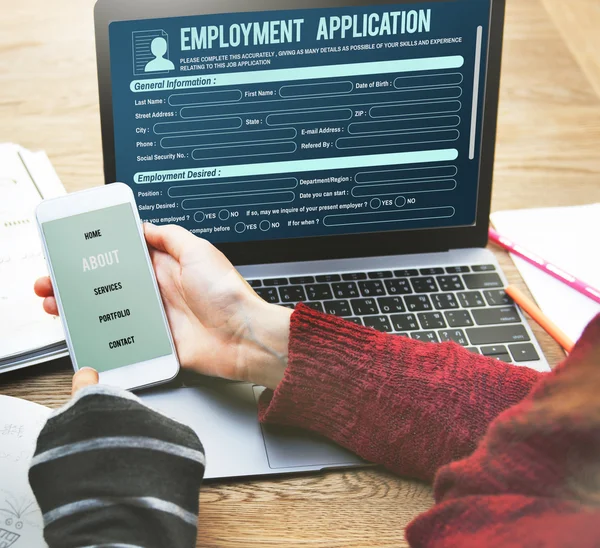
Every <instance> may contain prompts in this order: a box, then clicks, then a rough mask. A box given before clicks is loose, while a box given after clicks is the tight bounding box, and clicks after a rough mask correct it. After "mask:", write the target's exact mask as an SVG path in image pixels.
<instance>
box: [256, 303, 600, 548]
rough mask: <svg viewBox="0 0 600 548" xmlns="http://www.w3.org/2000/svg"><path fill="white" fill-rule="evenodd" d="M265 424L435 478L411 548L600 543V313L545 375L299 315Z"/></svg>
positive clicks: (411, 533) (264, 404)
mask: <svg viewBox="0 0 600 548" xmlns="http://www.w3.org/2000/svg"><path fill="white" fill-rule="evenodd" d="M260 416H261V420H262V421H265V422H271V423H279V424H286V425H292V426H299V427H301V428H306V429H309V430H313V431H315V432H318V433H320V434H322V435H324V436H327V437H328V438H330V439H332V440H335V441H336V442H338V443H339V444H340V445H343V446H344V447H347V448H348V449H351V450H352V451H354V452H355V453H357V454H358V455H360V456H361V457H363V458H365V459H367V460H369V461H372V462H375V463H378V464H383V465H384V466H386V467H387V468H389V469H390V470H392V471H394V472H396V473H398V474H401V475H403V476H407V477H414V478H419V479H424V480H433V479H434V478H435V487H434V488H435V500H436V505H435V506H434V507H433V508H432V509H431V510H430V511H428V512H426V513H425V514H423V515H421V516H419V517H418V518H417V519H416V520H414V521H413V522H412V523H411V524H410V525H409V527H408V529H407V533H406V534H407V538H408V541H409V543H410V545H411V546H449V547H450V546H452V547H456V546H458V547H466V546H485V547H492V546H576V547H578V548H583V547H587V546H590V547H591V546H595V547H599V546H600V316H599V317H597V318H596V320H594V322H592V324H591V325H590V326H589V327H588V329H587V331H586V333H585V334H584V336H583V337H582V339H581V341H580V342H579V343H578V345H577V346H576V348H575V350H574V351H573V353H572V354H571V355H570V356H569V358H568V359H567V360H565V362H563V363H562V364H561V365H560V366H559V367H558V368H557V370H556V371H554V372H553V373H538V372H536V371H533V370H531V369H528V368H525V367H517V366H512V365H508V364H504V363H500V362H498V361H495V360H493V359H491V358H485V357H482V356H478V355H475V354H472V353H470V352H468V351H466V350H464V349H463V348H461V347H459V346H458V345H456V344H454V343H446V344H443V345H434V344H430V343H429V344H427V343H421V342H418V341H414V340H411V339H408V338H405V337H398V336H393V335H386V334H382V333H379V332H377V331H374V330H372V329H368V328H364V327H359V326H357V325H355V324H353V323H350V322H346V321H344V320H341V319H339V318H336V317H333V316H326V315H324V314H320V313H318V312H315V311H313V310H312V309H310V308H308V307H306V306H302V305H300V306H298V307H297V309H296V311H295V312H294V314H293V315H292V321H291V333H290V346H289V362H288V367H287V370H286V374H285V377H284V379H283V381H282V382H281V384H280V385H279V387H278V388H277V390H276V391H275V392H274V393H266V394H265V397H264V398H263V399H262V401H261V408H260ZM461 459H462V460H461Z"/></svg>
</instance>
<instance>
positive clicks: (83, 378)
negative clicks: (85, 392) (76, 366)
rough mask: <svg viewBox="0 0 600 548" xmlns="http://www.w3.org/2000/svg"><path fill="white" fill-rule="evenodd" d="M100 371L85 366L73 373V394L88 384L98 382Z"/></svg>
mask: <svg viewBox="0 0 600 548" xmlns="http://www.w3.org/2000/svg"><path fill="white" fill-rule="evenodd" d="M98 378H99V377H98V372H97V371H96V370H95V369H92V368H91V367H84V368H83V369H80V370H79V371H77V373H75V375H73V390H72V395H73V396H74V395H75V393H76V392H77V391H79V390H81V389H82V388H85V387H86V386H91V385H93V384H98Z"/></svg>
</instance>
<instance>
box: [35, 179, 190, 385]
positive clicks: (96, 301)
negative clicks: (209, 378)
mask: <svg viewBox="0 0 600 548" xmlns="http://www.w3.org/2000/svg"><path fill="white" fill-rule="evenodd" d="M36 218H37V221H38V226H39V229H40V234H41V236H42V240H43V244H44V250H45V256H46V260H47V263H48V269H49V271H50V275H51V277H52V282H53V286H54V294H55V297H56V301H57V305H58V309H59V310H60V315H61V318H62V321H63V326H64V329H65V336H66V340H67V345H68V347H69V351H70V353H71V360H72V362H73V367H74V369H75V370H76V371H77V370H79V369H81V368H83V367H91V368H92V369H95V370H96V371H98V373H99V375H100V382H102V383H106V384H112V385H115V386H119V387H121V388H126V389H133V388H140V387H143V386H150V385H154V384H158V383H161V382H166V381H168V380H170V379H172V378H173V377H175V375H176V374H177V372H178V371H179V362H178V360H177V355H176V352H175V346H174V343H173V339H172V337H171V332H170V330H169V325H168V323H167V318H166V315H165V311H164V308H163V304H162V301H161V298H160V295H159V292H158V286H157V283H156V279H155V276H154V271H153V269H152V265H151V263H150V257H149V254H148V249H147V248H146V245H145V242H144V235H143V231H142V227H141V222H140V220H139V216H138V214H137V209H136V205H135V199H134V196H133V193H132V191H131V189H130V188H129V187H128V186H127V185H123V184H118V183H117V184H113V185H109V186H107V187H99V188H94V189H91V190H87V191H83V192H78V193H74V194H69V195H67V196H62V197H60V198H55V199H53V200H46V201H44V202H42V203H41V204H40V205H39V206H38V208H37V210H36Z"/></svg>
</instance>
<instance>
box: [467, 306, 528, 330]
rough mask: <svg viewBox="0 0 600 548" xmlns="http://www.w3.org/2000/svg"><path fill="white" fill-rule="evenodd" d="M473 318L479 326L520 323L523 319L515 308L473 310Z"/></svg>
mask: <svg viewBox="0 0 600 548" xmlns="http://www.w3.org/2000/svg"><path fill="white" fill-rule="evenodd" d="M473 318H474V319H475V323H476V324H477V325H494V324H497V323H519V322H520V321H521V318H519V314H518V312H517V309H516V308H515V307H514V306H503V307H501V308H482V309H480V310H473Z"/></svg>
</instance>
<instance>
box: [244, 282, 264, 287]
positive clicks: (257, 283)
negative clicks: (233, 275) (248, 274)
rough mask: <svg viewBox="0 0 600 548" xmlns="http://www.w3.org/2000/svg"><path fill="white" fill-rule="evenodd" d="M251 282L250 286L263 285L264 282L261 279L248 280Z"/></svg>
mask: <svg viewBox="0 0 600 548" xmlns="http://www.w3.org/2000/svg"><path fill="white" fill-rule="evenodd" d="M246 281H247V282H248V283H249V284H250V287H260V286H261V285H262V282H261V281H260V280H246Z"/></svg>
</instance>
